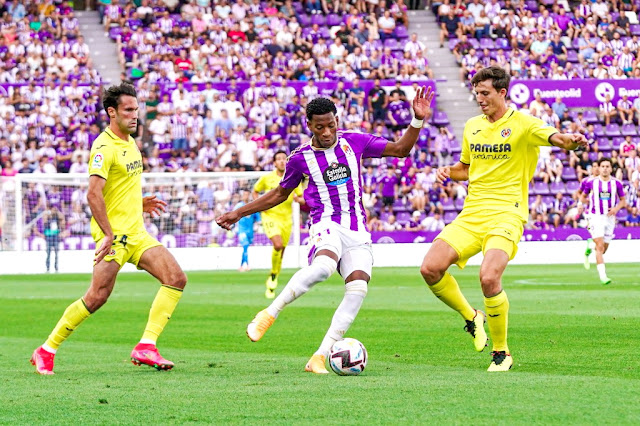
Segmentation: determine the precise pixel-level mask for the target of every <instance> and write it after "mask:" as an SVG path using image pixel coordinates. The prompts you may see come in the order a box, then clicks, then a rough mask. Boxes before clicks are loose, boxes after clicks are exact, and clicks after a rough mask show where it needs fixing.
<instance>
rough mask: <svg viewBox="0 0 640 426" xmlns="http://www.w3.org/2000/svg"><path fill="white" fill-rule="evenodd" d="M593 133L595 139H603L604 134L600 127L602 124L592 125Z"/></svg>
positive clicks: (602, 128)
mask: <svg viewBox="0 0 640 426" xmlns="http://www.w3.org/2000/svg"><path fill="white" fill-rule="evenodd" d="M593 133H595V134H596V136H597V137H599V138H600V137H603V136H604V135H605V133H604V127H602V124H600V123H595V124H594V125H593Z"/></svg>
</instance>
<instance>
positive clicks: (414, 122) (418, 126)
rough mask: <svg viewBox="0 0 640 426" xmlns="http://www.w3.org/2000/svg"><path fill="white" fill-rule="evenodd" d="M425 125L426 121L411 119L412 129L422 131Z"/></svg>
mask: <svg viewBox="0 0 640 426" xmlns="http://www.w3.org/2000/svg"><path fill="white" fill-rule="evenodd" d="M423 124H424V120H418V119H417V118H415V117H413V118H412V119H411V127H415V128H416V129H422V125H423Z"/></svg>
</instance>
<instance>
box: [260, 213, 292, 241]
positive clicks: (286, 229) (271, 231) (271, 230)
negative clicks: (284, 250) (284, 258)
mask: <svg viewBox="0 0 640 426" xmlns="http://www.w3.org/2000/svg"><path fill="white" fill-rule="evenodd" d="M262 227H263V228H264V233H265V234H266V235H267V237H268V238H269V239H271V238H273V237H274V236H276V235H280V236H281V237H282V244H283V245H284V246H285V247H286V246H287V245H288V244H289V238H290V237H291V228H293V222H291V221H282V220H274V219H272V218H263V219H262Z"/></svg>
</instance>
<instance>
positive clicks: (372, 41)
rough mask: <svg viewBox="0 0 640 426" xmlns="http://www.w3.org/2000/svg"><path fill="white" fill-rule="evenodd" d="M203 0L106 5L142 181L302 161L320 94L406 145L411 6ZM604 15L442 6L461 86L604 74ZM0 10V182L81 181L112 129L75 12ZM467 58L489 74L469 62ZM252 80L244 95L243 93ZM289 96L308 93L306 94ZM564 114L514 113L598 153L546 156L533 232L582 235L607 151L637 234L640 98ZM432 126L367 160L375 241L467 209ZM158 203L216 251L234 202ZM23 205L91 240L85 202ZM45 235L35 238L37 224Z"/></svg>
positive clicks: (189, 191) (34, 6) (25, 6)
mask: <svg viewBox="0 0 640 426" xmlns="http://www.w3.org/2000/svg"><path fill="white" fill-rule="evenodd" d="M205 3H209V2H206V1H198V2H195V1H190V2H186V3H184V4H183V2H181V3H178V2H167V1H165V2H160V1H147V0H142V1H141V2H135V3H134V2H131V1H129V2H122V4H120V3H119V2H117V1H112V2H111V3H110V4H108V5H106V6H104V7H103V9H102V10H101V12H102V16H103V24H104V26H105V31H106V32H107V33H108V34H109V35H110V36H111V37H112V38H113V39H114V41H115V42H116V43H117V44H118V47H119V51H120V53H121V54H120V58H119V59H120V61H121V64H122V66H123V69H124V70H125V73H124V78H126V79H129V80H130V81H132V82H133V83H134V84H135V85H136V87H137V89H138V93H139V98H140V101H141V102H140V107H141V112H140V128H139V133H138V140H139V146H140V147H141V150H142V152H143V159H144V168H145V171H150V172H173V173H183V172H189V171H242V170H270V169H271V168H272V167H273V166H272V164H271V162H272V158H273V154H274V153H275V152H276V151H278V150H284V151H285V152H290V151H291V150H292V149H294V148H295V147H297V146H299V145H300V144H302V143H304V142H306V141H307V140H308V137H309V135H308V133H307V129H306V122H305V117H304V107H305V105H306V103H307V102H308V101H310V100H311V99H313V98H314V97H316V96H321V95H322V96H329V97H331V98H332V99H333V100H334V102H336V104H337V106H338V109H339V115H340V120H341V123H343V126H344V127H345V128H347V129H355V130H361V131H365V132H370V133H376V134H378V135H381V136H384V137H387V138H390V139H393V138H396V137H397V136H398V135H399V134H400V133H401V132H402V129H403V128H404V127H406V125H407V124H408V121H409V120H410V119H411V111H410V109H409V103H408V101H407V97H408V92H409V93H411V92H413V90H414V89H413V88H412V87H411V86H412V85H413V86H416V85H417V81H419V80H421V79H426V78H429V77H431V75H432V74H431V70H430V69H429V65H428V61H427V59H426V54H425V53H426V51H425V46H424V44H422V43H421V42H420V41H418V40H417V35H415V34H408V33H407V26H408V17H407V16H408V15H407V7H406V6H405V5H404V2H402V1H394V2H389V1H384V0H380V1H368V0H367V1H346V0H341V1H335V2H325V1H317V2H316V1H308V2H292V1H269V2H255V1H242V0H238V1H237V2H227V1H225V0H221V1H218V2H215V4H212V5H205ZM533 3H536V2H533ZM602 3H603V2H601V1H598V2H596V3H594V4H590V3H589V4H587V6H591V9H589V12H588V13H587V14H586V15H584V16H582V15H581V16H580V18H584V19H582V20H583V21H584V23H583V24H579V25H578V24H575V23H574V24H567V25H566V27H563V25H561V24H560V22H561V21H562V20H558V19H555V18H557V16H560V15H563V14H564V12H562V10H569V8H568V7H561V6H559V5H561V4H562V2H559V3H558V4H554V5H553V6H552V7H551V13H552V15H551V16H553V19H552V21H553V22H551V21H549V20H548V19H547V18H548V16H549V11H548V10H547V9H546V8H542V7H541V6H542V4H538V3H536V4H535V5H533V4H532V2H531V1H529V2H519V3H518V6H511V4H512V3H511V2H510V1H509V0H506V2H504V3H498V2H496V1H495V0H491V1H490V2H489V3H487V4H484V3H480V2H479V1H478V0H473V1H472V2H466V3H462V2H458V3H456V4H455V5H453V4H450V3H449V2H448V0H445V1H444V2H443V3H442V4H440V5H438V4H437V3H433V4H432V7H434V9H435V10H436V12H437V13H438V15H440V19H441V21H442V25H443V39H442V40H443V43H444V42H448V43H449V46H450V47H451V48H452V52H453V54H454V55H456V57H458V58H459V60H460V62H461V64H462V65H463V67H462V68H461V69H462V77H463V78H464V79H466V78H468V75H469V76H471V75H473V72H474V69H475V68H477V67H479V66H480V65H478V64H481V65H489V64H492V63H494V62H495V63H498V64H500V65H502V66H505V67H506V68H508V69H510V70H511V72H512V74H514V75H518V76H519V77H531V78H537V77H541V76H543V75H548V76H549V75H552V74H554V75H555V74H557V73H558V69H560V70H561V71H563V72H560V73H559V74H562V75H563V76H565V77H568V78H576V77H580V78H599V77H598V76H597V75H594V74H593V73H591V72H590V71H589V69H591V68H594V69H597V68H598V67H599V66H600V65H599V64H600V63H601V62H602V61H603V58H604V56H606V55H603V54H602V52H606V49H601V50H598V46H599V44H597V45H595V46H594V54H593V55H592V56H591V57H586V56H585V55H584V54H583V53H580V55H578V57H577V61H573V60H572V59H573V55H572V54H571V53H570V52H571V51H573V50H572V48H571V46H573V43H574V42H575V40H580V39H581V38H583V37H589V36H588V34H589V32H590V30H591V27H590V26H589V24H588V21H589V18H594V19H595V21H596V22H597V23H598V24H599V23H601V20H603V19H604V18H600V15H599V14H598V13H596V12H595V11H593V9H594V6H595V5H597V4H602ZM496 4H498V5H499V8H498V6H496ZM514 4H515V3H514ZM409 6H411V7H415V6H416V4H415V3H413V2H412V3H411V4H410V5H409ZM533 6H535V7H533ZM598 7H602V6H598ZM598 7H595V10H596V11H597V10H598ZM607 7H611V8H615V9H617V11H614V12H615V13H618V15H617V16H616V19H615V20H614V21H615V22H617V23H616V24H615V26H613V24H610V25H611V28H616V27H617V28H627V29H629V31H631V30H632V24H630V22H633V21H632V19H633V17H634V16H635V15H634V13H635V10H636V5H635V4H632V3H628V2H620V3H616V4H615V5H610V4H609V5H608V6H607ZM481 8H482V11H481V10H480V9H481ZM496 10H497V12H495V11H496ZM585 10H586V9H585ZM623 10H624V11H625V12H626V14H623V13H622V11H623ZM474 11H476V12H477V14H478V16H483V15H487V16H486V17H488V16H491V18H490V19H489V24H488V26H482V29H481V31H478V28H480V26H479V25H477V22H475V21H474V23H471V20H470V19H475V16H476V14H475V13H474ZM503 11H505V12H506V13H504V12H503ZM0 13H2V16H3V25H2V26H1V30H2V39H1V42H0V57H1V58H2V62H1V63H0V67H1V68H0V84H2V86H0V87H2V89H3V90H5V91H6V92H7V96H2V97H0V120H2V123H1V124H2V126H1V128H0V164H1V165H2V170H1V172H0V174H1V175H2V176H3V179H6V178H7V177H10V176H13V175H15V174H17V173H31V172H33V173H56V172H58V173H65V172H79V173H83V172H86V170H87V165H86V163H87V160H88V153H89V148H90V146H91V142H92V141H93V140H94V139H95V138H96V137H97V135H98V134H99V133H100V131H101V130H102V129H103V128H104V127H105V123H106V122H107V120H106V116H105V114H104V112H103V111H102V108H101V107H100V88H101V85H100V83H101V82H100V77H99V75H98V73H97V72H96V71H95V69H93V68H92V65H91V60H90V58H89V55H88V46H87V45H86V43H85V42H84V40H83V39H82V36H81V35H80V34H79V32H78V24H77V20H76V18H75V17H74V16H73V11H72V10H71V8H69V7H68V5H67V4H66V3H65V2H61V3H51V2H47V3H43V4H39V3H38V2H29V1H22V0H15V1H10V2H6V4H4V5H3V6H2V8H0ZM452 14H453V17H454V18H456V19H457V22H456V28H455V30H453V31H448V30H447V22H448V21H447V19H448V18H450V17H451V15H452ZM465 17H466V18H467V19H466V21H465V20H464V18H465ZM470 17H471V18H470ZM486 17H484V16H483V19H484V20H481V21H480V22H485V21H486V19H485V18H486ZM496 17H498V18H500V17H510V18H511V19H513V22H515V24H514V25H513V26H512V27H511V26H510V27H504V28H503V29H502V30H501V29H500V28H501V27H500V25H501V24H500V22H501V21H500V20H499V19H498V20H496V19H495V18H496ZM541 17H542V18H543V21H544V20H545V19H546V21H548V22H549V25H548V27H549V28H547V27H545V25H546V24H544V22H543V24H544V25H541V24H539V22H538V21H539V20H540V18H541ZM621 17H622V18H625V17H626V19H627V20H628V21H629V22H628V25H620V22H622V21H621V20H620V18H621ZM525 18H526V19H525ZM534 18H535V19H534ZM534 21H535V23H532V22H534ZM578 21H579V22H582V21H580V19H578ZM462 22H467V24H466V25H467V26H466V27H465V25H463V24H462ZM518 22H519V23H518ZM571 22H573V21H571ZM525 23H526V24H527V25H525ZM450 28H451V29H452V27H450ZM522 28H524V29H528V30H530V29H531V28H535V29H537V28H546V29H545V30H544V31H542V30H541V31H537V30H536V31H533V32H532V31H529V35H530V36H531V34H532V33H537V34H534V35H533V36H532V37H533V38H536V39H537V38H539V37H540V36H542V40H541V41H542V42H544V43H546V44H548V45H549V46H550V45H551V44H552V43H553V42H554V40H557V39H559V40H560V43H562V45H563V46H564V48H565V50H566V53H567V55H566V57H563V56H559V55H556V59H553V60H550V61H549V60H548V58H547V60H545V61H543V62H540V58H542V57H543V56H544V52H546V51H547V48H548V47H549V46H547V47H545V49H543V50H542V51H541V53H540V55H538V56H533V55H531V54H530V53H531V50H530V49H531V47H532V45H534V43H535V41H536V40H533V39H532V38H531V37H530V38H529V39H524V40H529V41H531V43H530V44H529V45H526V46H525V45H521V40H520V37H519V36H518V34H519V33H518V32H517V31H516V32H515V33H514V30H518V29H522ZM596 28H598V27H596ZM445 30H446V31H448V32H445ZM472 30H473V31H472ZM616 34H618V32H617V31H614V32H613V33H612V37H611V40H610V41H611V42H612V43H613V44H614V45H616V46H618V45H619V43H618V42H617V41H616V40H619V41H621V42H622V43H624V44H625V46H622V47H621V48H620V49H621V52H622V54H624V51H625V49H626V45H629V43H635V42H637V35H636V36H634V35H633V34H632V33H629V34H626V35H622V34H621V33H620V35H616ZM454 37H455V38H454ZM595 37H600V39H599V41H598V43H602V40H603V39H604V37H606V34H604V35H603V34H597V33H596V34H595ZM447 38H449V41H447ZM503 38H504V39H505V40H507V44H506V45H504V46H503V45H501V44H500V43H502V41H500V40H501V39H503ZM567 38H568V39H569V40H568V41H567ZM509 40H511V41H512V42H509ZM478 43H479V44H478ZM565 43H566V44H565ZM575 43H578V42H575ZM475 44H478V45H477V46H475ZM483 44H484V45H483ZM481 45H483V46H482V49H480V47H481ZM474 46H475V47H474ZM633 46H634V45H631V47H633ZM635 46H637V45H635ZM476 48H477V50H471V49H476ZM534 50H535V49H534ZM583 50H584V49H583ZM636 50H637V49H630V51H632V52H635V51H636ZM527 51H529V52H530V53H526V52H527ZM380 52H382V53H381V54H380ZM517 52H521V53H522V54H523V55H525V56H526V59H525V58H524V57H523V60H522V62H521V66H520V68H518V67H517V66H516V67H514V66H513V58H514V57H515V55H514V53H517ZM612 52H613V50H612ZM501 55H503V56H504V57H503V56H501ZM474 58H475V59H474ZM615 59H616V58H615V57H614V58H613V59H612V64H613V63H614V62H615V64H616V65H615V66H618V65H619V63H620V61H617V60H615ZM473 60H476V61H477V62H474V63H471V61H473ZM516 62H517V60H516ZM544 64H548V66H549V69H548V71H543V70H544V69H547V68H545V66H544ZM632 64H633V65H632V66H631V68H632V69H630V70H626V71H625V70H623V72H624V74H625V75H626V76H628V77H633V76H634V75H635V74H634V73H635V72H636V70H637V69H638V60H637V58H635V57H634V59H633V61H632ZM467 65H468V66H467ZM465 67H466V68H467V69H465ZM561 67H564V68H561ZM571 69H573V70H575V72H576V73H577V74H575V75H573V71H571V72H570V70H571ZM607 69H610V67H609V66H607ZM531 70H538V71H535V72H532V71H531ZM549 72H551V74H549ZM545 73H547V74H545ZM467 74H468V75H467ZM603 75H604V74H603ZM552 78H555V77H553V76H552ZM380 79H396V80H397V83H396V84H395V87H393V89H391V90H385V89H384V88H383V87H382V86H381V82H380ZM366 80H372V81H373V85H371V88H370V89H368V90H364V89H363V88H362V86H363V84H362V83H364V82H365V81H366ZM244 81H249V82H250V83H249V85H248V87H244V86H243V87H242V88H241V86H242V84H243V82H244ZM325 81H337V83H336V84H335V87H334V88H333V89H332V90H328V91H327V90H324V91H323V90H321V89H319V87H318V85H320V84H322V82H325ZM401 81H409V83H407V84H403V83H401ZM295 82H302V83H298V84H302V85H303V86H302V87H301V88H299V89H294V88H293V87H292V86H294V85H295V84H294V83H295ZM345 82H347V84H346V85H345ZM220 83H223V88H220ZM12 84H24V85H23V86H12ZM409 100H410V99H409ZM563 105H564V104H563V103H562V100H561V99H558V100H556V102H555V103H554V104H552V105H547V104H545V103H544V101H542V100H541V99H536V100H535V101H533V102H532V103H531V104H530V105H514V106H513V107H514V108H519V109H521V110H523V111H527V112H529V113H531V114H533V115H536V116H538V117H540V118H542V119H543V120H545V121H547V122H548V123H549V124H550V125H553V126H555V127H558V128H559V129H563V128H567V129H571V130H573V131H575V130H578V131H582V132H585V133H586V134H587V135H588V136H589V137H590V139H592V140H593V143H592V145H591V147H590V150H589V151H588V152H578V153H577V155H575V154H573V153H571V154H566V153H564V152H560V151H557V150H551V149H549V150H544V149H543V150H542V153H541V157H540V162H539V164H538V169H537V170H536V178H535V180H534V182H533V183H532V190H531V202H532V208H531V212H532V214H531V220H530V227H532V228H546V227H561V226H584V225H585V221H584V220H583V212H581V211H579V210H578V208H577V203H576V195H575V191H576V190H577V189H578V186H579V182H580V181H581V180H582V179H583V178H584V176H586V175H588V174H589V173H590V170H591V163H592V162H593V161H595V160H597V159H598V158H599V157H601V156H602V155H608V156H609V155H610V156H612V157H614V169H615V170H614V171H615V173H616V176H618V177H619V178H621V179H623V180H624V181H625V185H626V187H625V188H626V191H627V193H628V200H629V212H628V214H629V216H630V218H631V220H630V225H633V224H634V223H637V222H635V219H633V217H635V216H633V215H634V214H636V213H634V210H633V209H634V208H635V209H636V210H637V207H638V201H637V200H638V196H637V192H638V182H639V180H640V179H639V173H640V164H638V163H639V162H640V160H638V143H639V142H640V141H639V140H638V137H637V132H636V133H633V132H632V131H631V127H629V126H634V123H633V120H634V119H635V120H636V122H637V120H638V118H639V117H640V100H639V99H635V100H630V99H624V101H620V102H618V103H617V105H616V106H608V105H605V106H603V107H601V113H600V114H596V113H595V112H593V111H585V112H584V113H583V112H582V111H572V110H570V109H569V108H567V107H566V105H565V106H564V107H563ZM438 118H439V120H432V123H431V124H430V125H429V126H428V127H425V129H424V130H423V132H422V135H421V138H420V141H419V142H418V146H417V147H416V149H415V150H414V152H413V153H412V154H411V155H410V156H409V157H408V158H406V159H394V160H393V161H391V160H389V161H387V160H384V159H383V160H371V161H370V162H367V163H366V164H365V166H367V173H366V174H365V182H364V188H365V194H364V199H363V202H364V204H365V207H366V208H367V211H368V213H369V218H368V221H369V225H370V228H371V229H372V230H387V231H389V230H396V229H408V230H430V231H436V230H439V229H442V227H444V225H445V224H446V223H448V222H450V221H451V220H453V218H454V217H455V216H456V215H457V213H458V212H459V211H460V210H461V208H462V204H463V202H464V198H465V196H466V186H465V184H458V183H455V182H447V183H446V184H444V185H441V184H438V183H437V182H435V168H436V167H438V166H442V165H446V164H451V163H453V162H455V161H457V159H458V158H459V152H460V143H459V141H457V140H456V139H455V137H454V136H453V133H452V128H451V127H450V126H448V120H447V119H446V114H444V116H443V115H442V114H440V115H439V117H438ZM618 121H619V124H620V125H621V126H622V127H620V128H619V134H616V133H611V134H609V133H608V130H609V127H608V126H607V125H613V126H618V123H617V122H618ZM625 126H627V127H626V128H625ZM625 129H626V130H628V133H629V134H625V133H624V132H625ZM633 130H634V131H635V130H636V129H635V127H633ZM157 190H158V192H159V193H161V194H162V196H163V197H165V199H167V201H169V202H170V210H169V213H170V214H168V215H164V216H163V217H161V218H158V219H154V220H151V219H147V226H148V227H149V228H150V230H152V231H153V230H154V229H155V230H156V232H159V233H173V234H181V233H192V232H198V233H200V234H202V235H204V236H205V238H204V239H203V240H202V241H200V242H198V244H208V243H209V242H211V239H210V238H209V237H207V236H208V235H212V234H213V233H214V232H215V228H216V227H215V224H214V223H213V217H215V216H216V215H217V214H218V213H220V212H222V211H225V210H226V209H228V208H229V207H230V206H232V205H233V203H234V201H235V199H234V196H233V194H232V193H231V192H232V191H230V190H229V188H227V187H225V186H224V185H222V186H218V185H215V184H206V183H204V182H201V183H200V184H198V185H196V186H193V187H180V188H167V187H164V188H158V189H157ZM26 192H29V193H30V194H31V195H30V197H27V200H29V201H28V202H27V203H26V207H27V210H26V214H25V219H26V220H27V221H29V220H33V219H35V218H37V217H38V216H39V215H40V214H42V212H43V211H45V210H46V209H48V208H50V207H51V206H54V205H56V204H57V206H58V208H60V209H61V210H62V211H63V212H64V214H65V216H66V217H67V228H68V229H67V232H69V233H77V232H83V233H85V234H86V233H87V231H88V229H87V223H88V217H89V216H88V215H89V213H90V212H89V211H88V207H87V203H86V199H85V198H86V194H83V189H82V188H70V187H62V188H58V189H55V186H52V187H51V190H50V191H46V194H45V191H43V190H42V188H38V186H37V185H33V187H29V188H28V189H27V190H26ZM52 193H53V195H52ZM56 194H58V195H56ZM558 194H560V195H558ZM56 200H59V201H56ZM219 201H222V202H219ZM47 203H48V204H47ZM625 215H626V213H625ZM636 216H637V214H636ZM620 218H621V219H623V221H624V220H626V219H627V218H626V216H625V217H624V218H623V217H622V215H621V216H620ZM207 230H208V231H207ZM33 232H34V235H35V234H36V233H37V232H40V231H39V230H38V227H37V226H36V227H33Z"/></svg>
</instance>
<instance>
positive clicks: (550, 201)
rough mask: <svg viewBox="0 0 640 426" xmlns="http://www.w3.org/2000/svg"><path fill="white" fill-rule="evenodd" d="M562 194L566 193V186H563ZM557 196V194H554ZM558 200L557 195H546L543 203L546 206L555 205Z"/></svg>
mask: <svg viewBox="0 0 640 426" xmlns="http://www.w3.org/2000/svg"><path fill="white" fill-rule="evenodd" d="M562 193H564V185H563V186H562ZM554 194H555V193H554ZM555 199H556V197H555V195H545V196H544V197H542V202H543V203H545V204H546V205H550V204H553V201H554V200H555Z"/></svg>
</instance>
